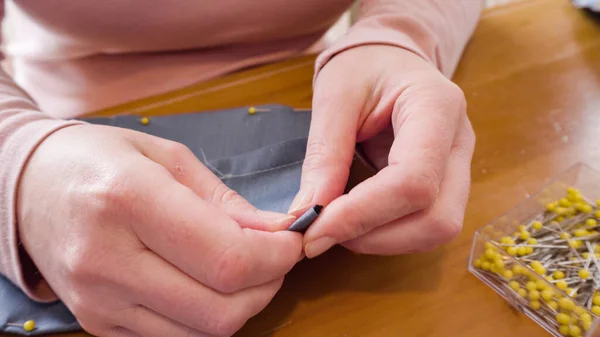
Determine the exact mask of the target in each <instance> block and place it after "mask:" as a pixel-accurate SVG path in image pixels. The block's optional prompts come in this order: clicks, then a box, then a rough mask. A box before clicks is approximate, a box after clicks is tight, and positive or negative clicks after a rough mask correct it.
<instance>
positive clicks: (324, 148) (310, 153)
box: [302, 140, 349, 173]
mask: <svg viewBox="0 0 600 337" xmlns="http://www.w3.org/2000/svg"><path fill="white" fill-rule="evenodd" d="M345 162H346V160H345V158H341V156H340V155H339V154H336V153H335V152H332V151H330V149H329V146H328V145H327V144H326V143H325V142H323V141H320V140H312V141H310V142H309V143H308V144H307V148H306V156H305V157H304V162H303V163H302V170H303V171H304V172H315V171H318V170H321V169H323V168H327V169H331V170H334V171H339V170H346V171H349V168H347V167H344V166H343V165H340V163H345ZM339 173H346V172H339Z"/></svg>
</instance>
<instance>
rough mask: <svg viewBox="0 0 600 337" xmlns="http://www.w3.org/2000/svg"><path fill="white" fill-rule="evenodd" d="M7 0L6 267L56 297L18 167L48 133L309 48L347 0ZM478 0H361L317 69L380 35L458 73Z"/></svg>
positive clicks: (0, 232)
mask: <svg viewBox="0 0 600 337" xmlns="http://www.w3.org/2000/svg"><path fill="white" fill-rule="evenodd" d="M0 1H1V2H0V3H1V4H2V5H1V11H0V13H2V15H3V17H4V18H5V20H9V22H10V28H11V30H12V31H11V34H9V36H10V38H9V39H7V38H6V36H8V35H6V34H5V36H4V38H3V55H4V57H5V58H6V61H8V62H6V63H7V64H8V66H6V67H4V71H0V273H1V274H3V275H5V276H7V277H8V278H9V279H10V280H11V281H13V282H14V283H15V284H16V285H17V286H19V287H21V289H23V290H24V291H25V292H26V293H27V294H28V295H29V296H30V297H32V298H34V299H36V300H39V301H49V300H54V299H55V297H54V295H53V294H52V292H51V291H50V289H49V287H48V285H47V284H45V282H43V280H39V281H36V282H31V280H32V279H35V278H33V277H31V276H32V275H28V273H29V271H27V272H25V271H24V270H25V269H26V268H23V265H22V263H24V262H22V261H21V260H22V258H23V256H24V255H23V254H24V252H23V251H22V249H20V245H19V240H18V237H17V231H16V226H17V223H16V221H17V220H16V212H15V210H16V191H17V184H18V182H19V176H20V174H21V172H22V169H23V167H24V165H25V163H26V161H27V159H28V157H29V156H30V154H31V153H32V151H33V150H34V149H35V147H36V146H37V145H38V144H39V143H40V142H41V141H43V140H44V138H45V137H47V136H48V135H50V134H51V133H52V132H54V131H56V130H58V129H60V128H63V127H68V126H69V125H73V124H74V122H71V121H68V120H67V119H69V118H73V117H77V116H82V115H84V114H86V113H89V112H91V111H94V110H98V109H101V108H105V107H109V106H114V105H116V104H119V103H123V102H126V101H130V100H133V99H137V98H142V97H147V96H149V95H154V94H158V93H163V92H165V91H170V90H174V89H177V88H181V87H184V86H187V85H190V84H193V83H196V82H199V81H204V80H207V79H209V78H214V77H216V76H219V75H222V74H224V73H226V72H231V71H234V70H237V69H240V68H242V67H246V66H251V65H256V64H259V63H264V62H270V61H275V60H280V59H283V58H287V57H290V56H293V55H299V54H302V53H305V52H307V51H308V50H311V48H313V47H314V46H318V45H319V44H318V42H319V40H320V39H321V38H322V36H323V34H324V33H325V32H326V31H327V29H328V28H329V27H330V26H331V25H332V24H333V23H334V22H335V21H336V20H337V18H339V16H340V15H341V14H342V13H343V12H344V11H345V10H347V9H348V8H349V7H350V6H351V3H352V1H351V0H327V1H323V0H303V1H289V0H261V1H255V0H246V1H242V0H221V1H194V0H175V1H150V2H149V1H147V0H129V1H122V0H104V1H75V0H50V1H39V0H13V1H7V2H6V3H5V2H4V1H2V0H0ZM482 7H483V0H361V1H360V8H359V16H358V20H357V22H356V24H354V25H353V26H352V28H351V29H350V31H349V32H348V33H347V34H346V35H345V36H344V37H343V38H341V39H340V40H338V41H336V42H334V43H333V44H332V45H329V46H326V47H324V49H323V50H320V51H321V54H320V55H319V57H318V59H317V62H316V71H317V74H318V71H319V69H320V68H321V67H322V66H323V65H324V64H325V63H326V62H327V61H328V60H329V59H330V58H331V57H332V56H333V55H335V54H336V53H339V52H341V51H343V50H345V49H348V48H352V47H355V46H359V45H364V44H374V43H379V44H388V45H393V46H397V47H399V48H406V49H409V50H411V51H413V52H415V53H417V54H419V55H421V56H422V57H423V58H425V59H427V60H429V61H430V62H431V63H433V64H435V65H436V66H437V67H438V68H439V69H440V70H441V71H442V72H443V73H444V74H445V75H446V76H451V75H452V73H453V72H454V69H455V67H456V65H457V63H458V61H459V59H460V56H461V54H462V51H463V49H464V47H465V44H466V43H467V41H468V39H469V37H470V35H471V33H472V31H473V29H474V27H475V26H476V23H477V21H478V18H479V14H480V12H481V10H482ZM364 62H369V60H364ZM357 66H360V63H358V64H357ZM25 256H26V255H25Z"/></svg>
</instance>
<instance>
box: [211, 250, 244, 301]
mask: <svg viewBox="0 0 600 337" xmlns="http://www.w3.org/2000/svg"><path fill="white" fill-rule="evenodd" d="M247 256H248V255H247V254H245V253H244V252H243V251H241V250H240V249H239V248H238V246H231V247H229V248H228V249H227V250H226V251H225V252H224V253H223V254H221V256H220V257H219V259H218V260H217V265H216V280H215V285H214V288H215V289H216V290H217V291H220V292H223V293H233V292H235V291H237V290H239V288H240V285H241V284H244V283H245V282H246V279H247V278H248V275H249V271H250V269H251V268H250V266H249V261H248V259H247Z"/></svg>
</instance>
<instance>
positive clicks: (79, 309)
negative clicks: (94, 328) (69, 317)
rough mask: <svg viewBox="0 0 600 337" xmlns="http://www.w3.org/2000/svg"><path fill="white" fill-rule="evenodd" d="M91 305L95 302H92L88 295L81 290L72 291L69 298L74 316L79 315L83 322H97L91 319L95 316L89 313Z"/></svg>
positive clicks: (70, 309) (70, 308) (78, 317)
mask: <svg viewBox="0 0 600 337" xmlns="http://www.w3.org/2000/svg"><path fill="white" fill-rule="evenodd" d="M90 305H93V303H90V301H89V300H88V298H87V296H85V295H84V294H83V293H82V292H81V291H76V290H75V291H72V292H71V294H70V296H69V299H68V306H69V311H71V313H72V314H73V316H75V317H77V319H78V320H79V321H80V323H82V324H84V323H87V324H88V325H91V323H92V322H95V321H94V320H91V319H90V317H91V316H93V315H90V313H89V309H90V308H91V307H90ZM84 329H85V328H84ZM86 331H87V329H86Z"/></svg>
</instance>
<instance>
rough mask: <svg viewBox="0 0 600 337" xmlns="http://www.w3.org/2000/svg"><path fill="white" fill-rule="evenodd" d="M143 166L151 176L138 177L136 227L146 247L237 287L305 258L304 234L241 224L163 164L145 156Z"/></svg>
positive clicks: (221, 285) (274, 275)
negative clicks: (176, 177)
mask: <svg viewBox="0 0 600 337" xmlns="http://www.w3.org/2000/svg"><path fill="white" fill-rule="evenodd" d="M140 167H143V168H144V174H145V175H144V176H148V177H151V179H144V178H143V176H140V177H137V179H140V181H135V182H134V183H135V184H136V186H137V188H138V189H139V190H138V191H139V192H138V193H139V195H135V196H133V197H134V198H136V202H135V203H133V204H132V205H131V206H130V207H129V208H128V211H131V212H132V214H131V216H132V217H134V219H135V220H132V228H133V230H134V232H135V233H136V235H137V236H138V237H139V239H140V240H141V241H142V243H143V244H144V245H145V246H146V247H148V248H149V249H150V250H152V251H154V252H156V253H157V254H158V255H160V256H161V257H163V258H164V259H166V260H167V261H169V262H170V263H171V264H173V265H175V266H177V267H178V268H179V269H181V270H183V271H184V272H185V273H187V274H188V275H190V276H191V277H193V278H194V279H196V280H198V281H200V282H202V283H203V284H206V285H208V286H210V287H211V288H213V289H216V290H218V291H221V292H234V291H237V290H240V289H243V288H247V287H252V286H255V285H259V284H263V283H266V282H269V281H271V280H275V279H279V278H281V277H283V276H284V275H285V274H287V273H288V272H289V271H290V270H291V269H292V267H293V266H294V265H295V264H296V263H297V261H298V259H299V258H300V256H301V254H302V239H301V235H300V234H298V233H293V232H290V231H280V232H275V233H270V232H265V231H259V230H253V229H242V228H240V226H239V225H238V223H237V222H235V221H234V220H233V219H232V218H231V217H229V216H228V215H227V214H225V213H223V212H222V211H221V210H220V208H218V207H216V206H214V205H212V204H210V203H208V202H206V201H204V200H202V199H200V198H199V197H198V196H197V195H196V194H194V193H193V191H191V190H190V189H188V188H186V187H184V186H183V185H181V184H179V183H177V182H176V181H174V180H173V179H172V178H171V177H170V176H169V175H168V174H166V172H164V168H163V167H162V166H160V165H158V164H156V163H154V162H152V161H149V160H147V159H145V160H144V164H141V165H140Z"/></svg>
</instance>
